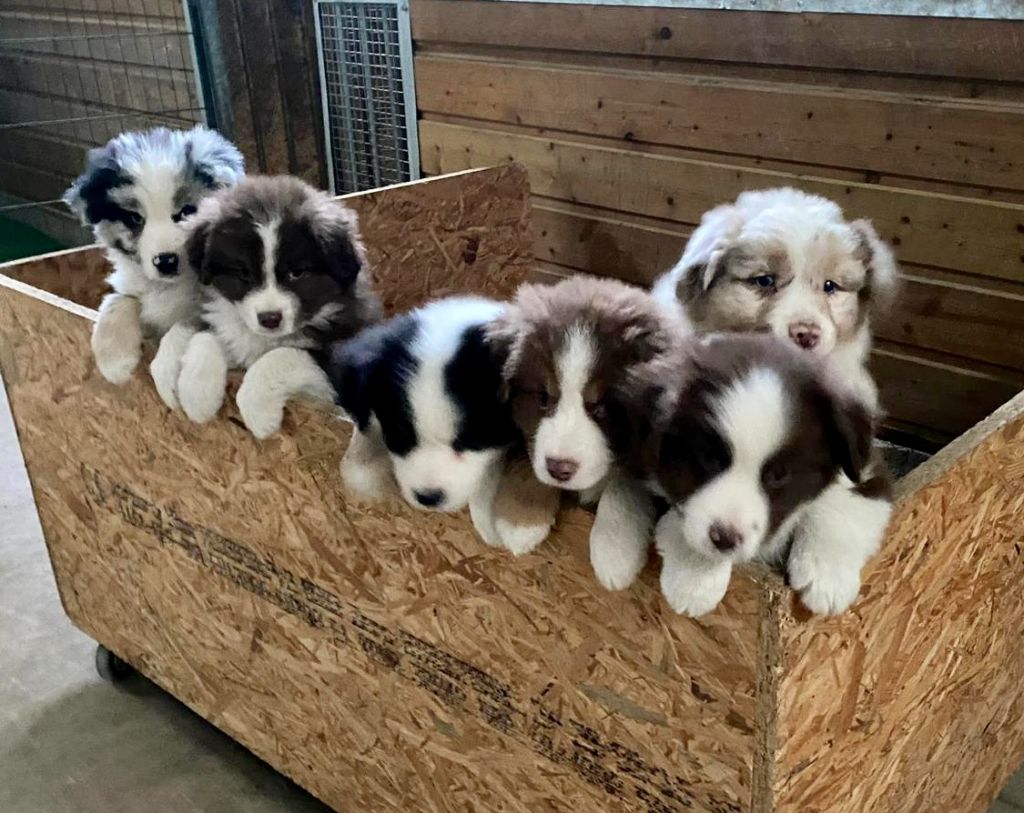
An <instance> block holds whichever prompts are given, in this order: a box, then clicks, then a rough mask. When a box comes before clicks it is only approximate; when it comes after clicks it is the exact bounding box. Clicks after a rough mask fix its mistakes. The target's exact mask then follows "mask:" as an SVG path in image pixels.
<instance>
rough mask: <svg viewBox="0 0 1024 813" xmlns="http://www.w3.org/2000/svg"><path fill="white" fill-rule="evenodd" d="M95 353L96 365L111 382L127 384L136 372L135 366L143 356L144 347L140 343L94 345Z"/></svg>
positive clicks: (101, 373)
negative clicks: (121, 345) (120, 345)
mask: <svg viewBox="0 0 1024 813" xmlns="http://www.w3.org/2000/svg"><path fill="white" fill-rule="evenodd" d="M93 354H94V355H95V357H96V366H97V367H98V368H99V371H100V375H102V376H103V377H104V378H105V379H107V381H109V382H110V383H111V384H118V385H120V384H127V383H128V380H129V379H130V378H131V377H132V373H133V372H135V368H136V367H137V366H138V364H139V359H141V358H142V348H141V347H140V346H139V345H130V344H128V345H125V346H123V347H116V346H111V345H107V344H104V345H100V346H95V345H94V346H93Z"/></svg>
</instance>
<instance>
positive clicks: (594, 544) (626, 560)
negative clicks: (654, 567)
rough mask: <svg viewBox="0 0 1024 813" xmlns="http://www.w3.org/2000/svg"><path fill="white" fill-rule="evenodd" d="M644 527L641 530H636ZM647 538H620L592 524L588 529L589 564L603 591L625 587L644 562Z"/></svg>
mask: <svg viewBox="0 0 1024 813" xmlns="http://www.w3.org/2000/svg"><path fill="white" fill-rule="evenodd" d="M638 530H644V529H638ZM647 548H648V539H647V537H646V535H642V538H640V536H638V537H637V538H635V539H624V538H623V537H622V536H620V535H619V534H613V533H608V532H606V531H604V530H602V528H600V527H599V526H598V525H597V524H596V523H595V525H594V527H593V529H592V530H591V531H590V564H591V566H592V567H593V568H594V575H595V576H597V580H598V581H599V582H600V583H601V586H602V587H604V588H605V589H606V590H625V589H626V588H627V587H629V586H630V585H631V584H632V583H633V582H634V580H635V579H636V577H637V575H638V574H639V573H640V571H641V570H643V569H644V565H645V564H647Z"/></svg>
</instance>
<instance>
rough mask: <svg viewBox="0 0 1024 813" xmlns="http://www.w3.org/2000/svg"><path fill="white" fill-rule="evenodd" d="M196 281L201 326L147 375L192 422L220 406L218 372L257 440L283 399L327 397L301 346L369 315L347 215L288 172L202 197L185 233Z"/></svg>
mask: <svg viewBox="0 0 1024 813" xmlns="http://www.w3.org/2000/svg"><path fill="white" fill-rule="evenodd" d="M187 248H188V259H189V262H190V263H191V264H192V266H193V267H194V268H195V269H196V271H197V274H198V278H199V282H200V284H201V285H202V293H203V303H202V327H203V329H201V330H199V331H198V332H197V331H196V330H195V329H193V328H192V327H191V326H190V325H187V324H182V325H178V326H176V327H175V328H174V330H172V331H170V332H169V333H168V334H167V335H166V336H165V337H164V340H163V342H161V347H160V352H159V353H158V354H157V358H156V359H154V362H153V377H154V381H155V382H156V383H157V389H158V390H159V391H160V393H161V396H162V397H163V399H164V401H165V402H166V403H167V404H168V405H169V406H171V407H174V406H176V405H177V404H178V403H179V402H180V405H181V407H182V408H183V409H184V411H185V413H186V414H187V415H188V416H189V418H191V419H192V420H193V421H197V422H200V423H202V422H205V421H207V420H209V419H210V418H212V417H213V416H214V415H215V414H216V413H217V411H218V410H219V409H220V406H221V403H222V401H223V397H224V389H225V384H226V376H227V371H228V370H229V369H230V368H235V367H240V368H246V369H247V372H246V374H245V377H244V379H243V381H242V385H241V387H240V388H239V391H238V397H237V401H238V406H239V410H240V412H241V415H242V420H243V421H244V422H245V425H246V426H247V427H248V428H249V429H250V431H252V433H253V434H254V435H256V436H257V437H261V438H262V437H267V436H268V435H270V434H272V433H273V432H276V431H277V430H278V429H279V428H280V425H281V419H282V415H283V409H284V404H285V402H286V400H287V399H288V398H289V397H290V396H292V395H295V394H299V393H305V394H308V395H312V396H316V397H320V398H325V399H328V400H330V399H331V398H333V390H332V389H331V387H330V382H329V381H328V380H327V379H326V377H325V376H324V374H323V371H322V370H321V368H320V366H319V365H318V364H317V363H316V362H315V361H314V360H313V359H312V358H311V357H310V355H309V352H308V351H316V350H321V349H323V348H324V347H326V346H327V345H328V344H329V343H330V342H332V341H336V340H338V339H342V338H346V337H349V336H352V335H354V334H355V333H356V332H358V331H359V330H360V329H361V328H363V327H364V326H366V325H368V324H371V323H373V322H375V321H377V319H378V318H379V314H380V306H379V303H378V301H377V299H376V297H375V296H374V295H373V294H372V293H371V291H370V288H369V282H368V279H367V278H368V274H367V273H366V272H365V265H366V257H365V252H364V250H363V246H362V242H361V240H360V237H359V230H358V226H357V221H356V215H355V213H354V212H352V211H351V210H350V209H347V208H346V207H344V206H341V205H339V204H337V203H336V202H334V201H332V200H331V199H330V197H329V196H327V195H326V194H324V193H322V192H319V191H317V190H315V189H314V188H313V187H311V186H309V185H308V184H306V183H304V182H303V181H300V180H299V179H297V178H291V177H284V176H281V177H250V178H247V179H246V180H244V181H242V182H241V183H239V184H238V185H237V186H235V187H233V188H231V189H227V190H224V191H223V192H221V193H220V194H218V195H215V196H213V197H211V198H209V199H207V200H206V201H204V202H203V204H202V206H201V207H200V210H199V212H198V213H197V214H196V216H195V218H194V222H193V224H192V233H191V235H190V236H189V238H188V244H187Z"/></svg>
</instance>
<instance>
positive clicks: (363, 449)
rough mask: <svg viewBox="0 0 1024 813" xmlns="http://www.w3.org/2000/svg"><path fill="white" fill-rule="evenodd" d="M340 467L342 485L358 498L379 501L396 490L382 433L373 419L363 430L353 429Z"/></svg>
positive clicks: (395, 493) (396, 486) (393, 493)
mask: <svg viewBox="0 0 1024 813" xmlns="http://www.w3.org/2000/svg"><path fill="white" fill-rule="evenodd" d="M340 470H341V480H342V482H343V483H344V484H345V488H346V489H348V490H349V491H351V492H352V493H353V494H354V495H355V496H357V497H361V498H363V499H369V500H382V499H384V498H385V497H388V496H392V495H397V494H398V493H399V491H398V484H397V483H396V482H395V476H394V473H393V472H392V470H391V459H390V458H389V457H388V449H387V446H385V445H384V436H383V435H382V434H381V431H380V426H378V425H377V422H376V421H373V422H372V423H371V424H370V425H369V426H368V427H367V428H366V431H365V432H361V431H360V430H359V428H358V427H356V428H354V429H353V430H352V437H351V439H350V440H349V442H348V448H347V449H346V450H345V454H344V455H343V456H342V458H341V467H340Z"/></svg>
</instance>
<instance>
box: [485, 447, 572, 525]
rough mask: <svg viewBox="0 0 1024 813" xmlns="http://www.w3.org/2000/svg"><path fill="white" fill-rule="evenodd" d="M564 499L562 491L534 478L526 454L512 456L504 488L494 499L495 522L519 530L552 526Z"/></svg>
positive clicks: (505, 474)
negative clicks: (538, 526) (514, 526)
mask: <svg viewBox="0 0 1024 813" xmlns="http://www.w3.org/2000/svg"><path fill="white" fill-rule="evenodd" d="M561 498H562V492H561V490H560V489H557V488H554V487H552V486H548V485H545V484H544V483H542V482H540V481H539V480H538V479H537V478H536V477H534V475H533V468H532V467H531V466H530V461H529V459H528V458H527V457H526V456H525V455H523V454H512V455H511V456H510V457H509V459H508V460H507V461H506V462H505V470H504V471H503V472H502V475H501V485H500V486H499V487H498V493H497V495H496V496H495V498H494V506H493V511H494V519H495V520H504V521H505V522H508V523H509V524H510V525H516V526H519V527H523V526H537V525H553V524H554V522H555V518H556V517H557V515H558V507H559V504H560V502H561Z"/></svg>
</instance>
